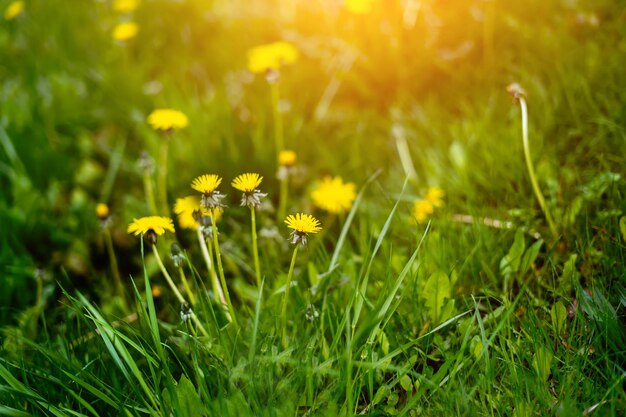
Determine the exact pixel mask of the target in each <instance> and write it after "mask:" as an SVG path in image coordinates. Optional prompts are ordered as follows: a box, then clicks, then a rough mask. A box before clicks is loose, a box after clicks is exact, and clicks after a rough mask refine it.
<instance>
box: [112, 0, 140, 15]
mask: <svg viewBox="0 0 626 417" xmlns="http://www.w3.org/2000/svg"><path fill="white" fill-rule="evenodd" d="M138 5H139V0H113V5H112V7H113V11H115V12H117V13H131V12H134V11H135V9H136V8H137V6H138Z"/></svg>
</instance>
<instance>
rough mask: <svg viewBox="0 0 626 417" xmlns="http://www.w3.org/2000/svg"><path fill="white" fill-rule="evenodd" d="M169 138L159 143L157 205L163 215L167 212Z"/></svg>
mask: <svg viewBox="0 0 626 417" xmlns="http://www.w3.org/2000/svg"><path fill="white" fill-rule="evenodd" d="M169 143H170V138H169V136H166V137H164V138H163V140H162V141H161V148H160V149H159V166H158V168H159V174H158V180H159V188H158V191H159V205H160V206H161V207H160V208H161V210H162V211H163V214H164V215H165V214H167V213H168V212H169V205H168V204H167V154H168V151H169Z"/></svg>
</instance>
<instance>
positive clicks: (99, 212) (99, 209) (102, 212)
mask: <svg viewBox="0 0 626 417" xmlns="http://www.w3.org/2000/svg"><path fill="white" fill-rule="evenodd" d="M96 216H98V218H99V219H100V220H104V219H106V218H107V217H109V206H107V205H106V204H104V203H99V204H98V205H97V206H96Z"/></svg>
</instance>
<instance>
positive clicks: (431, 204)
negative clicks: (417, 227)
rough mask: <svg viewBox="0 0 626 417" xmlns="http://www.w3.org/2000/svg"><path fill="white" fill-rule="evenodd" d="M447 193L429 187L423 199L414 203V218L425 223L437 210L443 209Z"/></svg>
mask: <svg viewBox="0 0 626 417" xmlns="http://www.w3.org/2000/svg"><path fill="white" fill-rule="evenodd" d="M444 196H445V192H444V191H443V190H442V189H441V188H439V187H429V188H428V190H426V195H425V196H424V198H423V199H419V200H415V202H414V203H413V218H415V220H416V221H417V222H418V223H424V222H425V221H426V220H428V218H429V217H430V216H431V215H432V214H433V213H434V212H435V208H439V207H443V204H444V202H443V197H444Z"/></svg>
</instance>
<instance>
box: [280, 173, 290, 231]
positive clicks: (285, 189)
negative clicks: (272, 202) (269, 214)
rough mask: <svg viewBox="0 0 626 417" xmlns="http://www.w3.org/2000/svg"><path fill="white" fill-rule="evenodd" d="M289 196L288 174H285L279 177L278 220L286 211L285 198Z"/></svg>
mask: <svg viewBox="0 0 626 417" xmlns="http://www.w3.org/2000/svg"><path fill="white" fill-rule="evenodd" d="M288 198H289V175H288V174H286V175H285V176H283V177H282V178H281V179H280V195H279V200H278V212H277V213H278V216H277V219H278V221H280V220H282V219H284V218H285V213H286V212H287V199H288Z"/></svg>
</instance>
